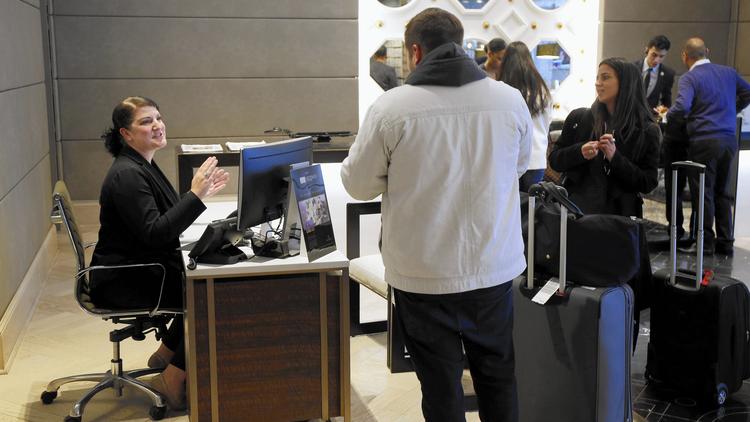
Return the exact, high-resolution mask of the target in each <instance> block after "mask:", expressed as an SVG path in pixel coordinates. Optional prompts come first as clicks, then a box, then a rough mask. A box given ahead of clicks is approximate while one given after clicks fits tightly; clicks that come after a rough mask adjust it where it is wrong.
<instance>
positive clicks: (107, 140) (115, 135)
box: [102, 97, 159, 157]
mask: <svg viewBox="0 0 750 422" xmlns="http://www.w3.org/2000/svg"><path fill="white" fill-rule="evenodd" d="M141 107H153V108H155V109H157V110H159V106H158V105H157V104H156V102H155V101H154V100H152V99H150V98H146V97H127V98H125V99H123V100H122V101H120V102H119V103H118V104H117V105H116V106H115V109H114V110H112V127H110V128H109V129H107V130H105V131H104V134H103V135H102V139H104V146H105V147H106V148H107V151H109V153H110V154H112V155H113V156H114V157H117V156H118V155H120V151H122V147H123V146H124V145H125V140H124V139H122V136H120V129H121V128H128V127H130V125H131V124H133V118H134V116H135V111H136V110H137V109H139V108H141Z"/></svg>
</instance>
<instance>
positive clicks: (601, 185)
mask: <svg viewBox="0 0 750 422" xmlns="http://www.w3.org/2000/svg"><path fill="white" fill-rule="evenodd" d="M596 93H597V98H596V100H595V101H594V104H593V105H592V106H591V108H590V109H588V108H581V109H577V110H573V111H572V112H571V113H570V115H568V117H567V119H565V124H564V126H563V130H562V133H561V134H560V137H559V138H558V140H557V143H556V144H555V147H554V148H553V149H552V151H551V152H550V156H549V164H550V167H552V168H553V169H554V170H556V171H559V172H564V173H565V174H564V182H563V185H564V186H565V188H566V189H567V190H568V194H569V196H570V198H571V199H572V200H573V202H575V203H576V204H577V205H578V206H579V207H580V208H581V210H582V211H583V212H584V213H605V214H618V215H624V216H636V217H642V216H643V199H642V198H641V194H643V193H648V192H650V191H652V190H653V189H654V188H655V187H656V184H657V166H658V164H659V139H660V137H661V131H660V130H659V127H658V126H657V125H656V123H655V122H654V121H653V118H652V116H651V112H650V111H649V108H648V105H647V104H646V98H645V94H644V90H643V83H642V81H641V78H640V71H639V70H638V69H637V68H636V67H635V66H634V65H633V64H632V63H629V62H627V61H625V60H624V59H619V58H611V59H605V60H603V61H602V62H601V63H600V64H599V71H598V73H597V77H596Z"/></svg>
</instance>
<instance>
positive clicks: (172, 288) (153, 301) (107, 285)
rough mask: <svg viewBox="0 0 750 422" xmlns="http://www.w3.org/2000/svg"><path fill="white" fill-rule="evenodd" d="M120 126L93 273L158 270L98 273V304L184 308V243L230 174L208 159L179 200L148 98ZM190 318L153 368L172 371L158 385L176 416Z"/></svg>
mask: <svg viewBox="0 0 750 422" xmlns="http://www.w3.org/2000/svg"><path fill="white" fill-rule="evenodd" d="M112 124H113V126H112V127H111V128H110V129H108V130H107V131H106V132H105V133H104V135H103V136H102V137H103V138H104V144H105V147H106V148H107V150H108V151H109V152H110V153H111V154H112V155H113V156H114V157H115V160H114V162H113V163H112V167H110V169H109V172H108V173H107V176H106V177H105V178H104V183H103V185H102V190H101V195H100V197H99V204H100V206H101V211H100V214H99V221H100V224H101V227H100V229H99V240H98V243H97V244H96V248H95V250H94V254H93V257H92V259H91V265H122V264H138V263H151V262H158V263H160V264H162V265H163V266H164V268H165V270H166V274H165V276H164V288H163V292H161V290H162V285H161V284H162V283H161V281H162V271H161V269H159V268H157V267H144V268H139V269H137V271H129V270H128V271H123V270H119V271H114V270H113V271H94V272H92V273H91V281H90V289H91V297H92V300H93V301H94V302H95V303H96V304H97V305H99V306H109V307H112V308H114V309H117V308H118V307H121V308H122V307H124V308H134V307H140V308H143V307H155V306H156V305H157V302H158V299H159V297H160V293H161V302H160V303H159V307H160V308H179V309H181V308H182V296H183V294H182V279H183V270H182V256H181V253H180V250H179V248H180V241H179V236H180V233H182V232H183V231H184V230H185V229H187V228H188V226H190V225H191V224H192V223H193V221H195V219H196V218H198V216H199V215H200V214H201V213H202V212H203V210H205V209H206V206H205V205H204V204H203V201H202V200H203V199H206V198H208V197H210V196H212V195H214V194H216V193H217V192H219V191H220V190H222V189H223V188H224V187H225V186H226V184H227V180H228V178H229V176H228V174H227V173H226V172H225V171H224V170H222V169H219V168H217V167H216V164H217V160H216V158H215V157H211V158H208V159H207V160H206V161H205V162H204V163H203V165H201V167H200V169H199V170H198V171H197V172H196V174H195V176H194V177H193V180H192V185H191V189H190V191H189V192H187V193H185V194H184V195H183V196H182V198H180V197H179V196H178V195H177V192H175V190H174V188H173V187H172V185H171V184H170V183H169V181H168V180H167V178H166V176H164V173H162V171H161V169H160V168H159V166H158V165H156V162H155V161H154V159H153V158H154V153H155V152H156V151H157V150H159V149H161V148H164V146H166V144H167V133H166V126H165V124H164V121H163V120H162V117H161V114H160V112H159V106H158V105H156V103H155V102H154V101H152V100H150V99H148V98H144V97H128V98H125V99H124V100H122V101H121V102H120V103H119V104H117V106H116V107H115V109H114V110H113V111H112ZM182 340H183V325H182V317H176V318H175V319H174V321H173V322H172V324H171V325H170V327H169V330H168V332H167V334H166V335H165V337H164V339H163V343H162V344H161V346H160V347H159V349H158V350H157V351H156V353H154V355H152V356H151V359H149V362H148V365H149V366H150V367H152V368H158V367H164V368H165V369H164V371H163V372H162V373H161V374H160V375H158V376H157V377H156V378H154V381H152V383H153V386H154V388H156V389H157V390H159V391H160V392H162V393H164V395H165V396H166V398H167V403H168V405H169V406H170V408H172V409H178V410H180V409H184V408H185V378H186V377H185V352H184V346H183V343H182Z"/></svg>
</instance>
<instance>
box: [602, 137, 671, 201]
mask: <svg viewBox="0 0 750 422" xmlns="http://www.w3.org/2000/svg"><path fill="white" fill-rule="evenodd" d="M660 136H661V132H660V131H659V127H658V126H656V124H653V123H652V124H649V125H648V127H647V128H646V131H645V132H644V133H643V136H642V137H640V136H638V134H637V133H636V134H634V135H633V139H632V141H633V142H639V141H640V142H643V145H634V146H633V148H632V149H631V151H633V154H634V155H637V157H627V156H626V155H625V154H623V153H621V152H620V151H619V150H617V151H615V155H614V156H613V157H612V161H611V162H610V169H611V173H610V177H612V178H614V179H615V180H617V182H618V183H619V184H620V186H622V187H623V189H624V190H626V191H629V192H642V193H648V192H651V191H652V190H654V188H655V187H656V185H657V183H658V170H657V168H658V165H659V137H660ZM639 138H640V139H639Z"/></svg>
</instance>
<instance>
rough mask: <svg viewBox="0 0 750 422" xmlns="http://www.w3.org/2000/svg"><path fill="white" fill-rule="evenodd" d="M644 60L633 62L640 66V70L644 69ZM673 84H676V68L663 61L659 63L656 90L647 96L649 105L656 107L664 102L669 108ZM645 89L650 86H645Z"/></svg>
mask: <svg viewBox="0 0 750 422" xmlns="http://www.w3.org/2000/svg"><path fill="white" fill-rule="evenodd" d="M643 60H645V59H640V60H636V61H634V62H633V64H635V65H636V66H637V67H638V71H639V72H642V70H643ZM672 85H674V70H672V68H670V67H668V66H666V65H665V64H664V63H662V64H661V65H659V76H658V77H657V78H656V85H655V86H654V90H653V91H651V95H649V96H648V97H646V101H647V102H648V106H649V107H651V108H654V107H656V106H658V105H659V104H663V105H664V106H666V107H667V108H669V107H672ZM643 89H648V87H646V86H644V87H643Z"/></svg>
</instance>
